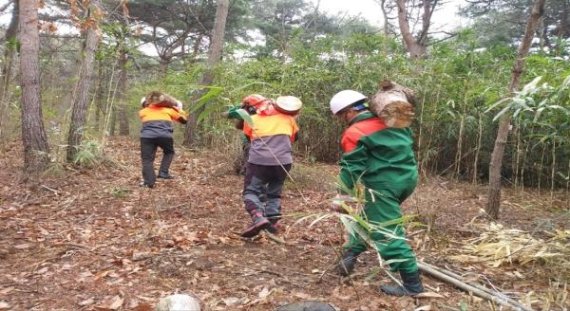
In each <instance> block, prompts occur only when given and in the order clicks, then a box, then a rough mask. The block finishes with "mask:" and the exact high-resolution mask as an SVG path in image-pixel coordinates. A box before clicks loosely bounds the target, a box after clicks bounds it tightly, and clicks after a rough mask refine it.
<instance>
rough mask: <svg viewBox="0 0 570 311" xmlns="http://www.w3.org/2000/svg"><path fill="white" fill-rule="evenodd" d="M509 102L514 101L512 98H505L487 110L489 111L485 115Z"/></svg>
mask: <svg viewBox="0 0 570 311" xmlns="http://www.w3.org/2000/svg"><path fill="white" fill-rule="evenodd" d="M509 100H512V98H511V97H507V98H503V99H501V100H499V101H498V102H496V103H494V104H493V105H491V106H490V107H489V108H487V110H485V113H487V112H489V111H491V110H493V109H495V108H496V107H497V106H499V105H502V104H503V103H504V102H507V101H509Z"/></svg>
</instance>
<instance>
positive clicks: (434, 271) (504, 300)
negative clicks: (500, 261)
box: [418, 262, 533, 311]
mask: <svg viewBox="0 0 570 311" xmlns="http://www.w3.org/2000/svg"><path fill="white" fill-rule="evenodd" d="M418 268H419V269H420V270H421V271H422V272H424V273H427V274H429V275H431V276H433V277H436V278H438V279H440V280H442V281H445V282H447V283H450V284H452V285H454V286H456V287H458V288H460V289H462V290H464V291H466V292H469V293H472V294H474V295H476V296H479V297H481V298H484V299H487V300H490V301H493V302H496V303H498V304H501V305H504V306H508V307H511V308H514V309H515V310H522V311H533V310H532V309H530V308H529V307H527V306H524V305H522V304H520V303H519V302H517V301H515V300H513V299H510V298H508V297H504V296H502V297H499V296H497V295H496V294H494V293H492V292H490V290H488V289H486V288H484V287H482V286H475V285H471V284H467V283H465V282H463V281H461V280H459V279H457V278H456V277H454V276H451V275H450V274H453V273H452V272H450V271H447V270H444V269H442V268H439V267H438V268H436V267H433V266H431V265H429V264H426V263H423V262H418ZM442 271H446V273H444V272H442Z"/></svg>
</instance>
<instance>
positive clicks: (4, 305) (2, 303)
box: [0, 301, 10, 310]
mask: <svg viewBox="0 0 570 311" xmlns="http://www.w3.org/2000/svg"><path fill="white" fill-rule="evenodd" d="M8 309H10V304H9V303H7V302H6V301H0V310H8Z"/></svg>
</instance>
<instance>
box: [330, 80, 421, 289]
mask: <svg viewBox="0 0 570 311" xmlns="http://www.w3.org/2000/svg"><path fill="white" fill-rule="evenodd" d="M330 109H331V111H332V113H333V114H334V115H335V116H336V117H338V118H340V119H341V121H342V122H344V123H347V124H348V127H347V129H346V130H345V131H344V133H343V134H342V138H341V149H342V152H343V153H342V156H341V159H340V173H339V184H340V188H341V189H343V190H346V189H349V190H353V189H355V188H356V187H358V184H361V185H362V186H363V187H364V191H363V192H364V194H365V203H364V209H363V212H362V213H363V214H362V217H363V218H364V219H365V220H366V221H367V222H368V223H370V224H372V225H374V226H378V225H380V224H382V227H383V229H384V231H383V232H384V233H385V232H391V235H393V236H392V237H388V236H386V235H385V234H384V233H383V232H381V231H379V230H377V229H376V230H374V229H371V230H369V231H368V230H366V229H364V228H363V230H364V231H365V232H366V233H367V234H368V237H369V240H371V241H372V243H374V244H375V246H376V248H377V249H378V251H379V253H380V256H381V257H382V259H384V260H386V261H388V262H389V264H390V268H391V270H392V271H395V272H399V274H400V276H401V278H402V281H403V282H402V283H403V287H401V286H398V285H385V286H381V288H380V289H381V290H382V291H383V292H384V293H386V294H389V295H394V296H404V295H409V296H412V295H416V294H419V293H421V292H423V286H422V282H421V280H420V275H419V271H418V266H417V263H416V256H415V254H414V252H413V251H412V248H411V246H410V244H409V243H408V242H407V241H406V240H405V232H404V228H403V226H402V224H401V222H398V220H400V219H402V210H401V207H400V205H401V204H402V202H403V201H404V200H405V199H406V198H407V197H408V196H410V195H411V194H412V192H413V191H414V189H415V187H416V184H417V179H418V171H417V164H416V160H415V157H414V153H413V150H412V146H413V139H412V134H411V130H410V128H388V127H387V126H386V124H385V123H384V121H383V120H382V119H381V118H379V117H377V116H376V115H374V114H373V113H372V112H371V111H370V110H369V108H368V104H367V98H366V96H364V95H363V94H361V93H359V92H356V91H353V90H344V91H341V92H339V93H337V94H335V95H334V96H333V97H332V99H331V100H330ZM343 190H339V191H340V192H341V194H342V195H346V194H345V193H342V192H343ZM394 236H396V237H394ZM366 249H367V244H366V243H365V242H364V240H363V239H362V238H361V237H360V236H358V234H357V233H355V232H352V233H351V234H350V235H349V241H348V243H347V244H346V245H344V247H343V253H342V258H341V260H340V262H339V264H338V266H337V272H338V273H339V274H341V275H343V276H348V275H349V274H350V273H351V272H352V271H353V269H354V266H355V264H356V259H357V257H358V256H359V255H360V254H361V253H362V252H364V251H365V250H366Z"/></svg>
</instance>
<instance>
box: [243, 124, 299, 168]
mask: <svg viewBox="0 0 570 311" xmlns="http://www.w3.org/2000/svg"><path fill="white" fill-rule="evenodd" d="M251 119H252V121H253V125H250V124H248V123H245V124H244V127H243V133H244V134H245V135H246V136H247V137H248V138H249V140H250V141H251V146H250V149H249V158H248V162H249V163H252V164H257V165H268V166H273V165H284V164H291V163H293V151H292V146H291V145H292V143H293V142H294V141H295V140H296V139H297V134H298V131H299V127H298V125H297V122H296V121H295V118H294V117H292V116H289V115H285V114H281V113H277V114H274V115H259V114H255V115H253V116H251Z"/></svg>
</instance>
